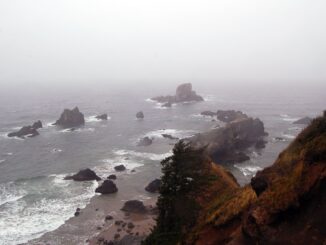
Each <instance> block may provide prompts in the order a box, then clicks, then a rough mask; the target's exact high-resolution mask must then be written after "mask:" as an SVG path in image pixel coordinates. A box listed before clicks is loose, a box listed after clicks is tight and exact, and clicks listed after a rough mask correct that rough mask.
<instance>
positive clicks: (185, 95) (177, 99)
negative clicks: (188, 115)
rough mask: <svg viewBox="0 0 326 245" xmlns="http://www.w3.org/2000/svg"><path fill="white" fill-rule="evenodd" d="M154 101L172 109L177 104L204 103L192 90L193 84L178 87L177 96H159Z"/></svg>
mask: <svg viewBox="0 0 326 245" xmlns="http://www.w3.org/2000/svg"><path fill="white" fill-rule="evenodd" d="M152 100H154V101H157V102H159V103H162V104H163V107H171V105H172V104H175V103H183V102H191V101H203V100H204V99H203V97H201V96H200V95H198V94H197V93H196V92H195V91H194V90H192V84H191V83H183V84H181V85H179V86H178V87H177V89H176V93H175V95H167V96H158V97H154V98H152Z"/></svg>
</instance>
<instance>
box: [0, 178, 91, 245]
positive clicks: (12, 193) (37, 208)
mask: <svg viewBox="0 0 326 245" xmlns="http://www.w3.org/2000/svg"><path fill="white" fill-rule="evenodd" d="M63 177H64V175H51V176H48V177H37V178H33V179H26V180H20V181H15V182H8V183H4V184H0V216H1V219H0V244H1V245H10V244H17V243H23V242H27V241H28V240H31V239H35V238H38V237H40V236H41V235H42V234H44V233H45V232H48V231H52V230H54V229H56V228H58V227H59V226H60V225H62V224H63V223H64V222H65V220H67V219H69V218H70V217H72V216H73V214H74V211H75V209H76V208H77V207H80V208H82V207H84V206H86V204H87V203H88V201H89V200H90V198H91V197H92V196H93V195H94V190H95V188H96V187H97V182H95V181H94V182H84V183H82V182H74V181H69V180H63Z"/></svg>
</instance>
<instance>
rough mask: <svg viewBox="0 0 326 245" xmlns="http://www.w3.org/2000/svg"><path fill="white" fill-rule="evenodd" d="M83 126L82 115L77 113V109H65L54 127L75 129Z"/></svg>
mask: <svg viewBox="0 0 326 245" xmlns="http://www.w3.org/2000/svg"><path fill="white" fill-rule="evenodd" d="M84 124H85V119H84V115H83V114H82V113H81V112H80V111H79V109H78V107H75V108H74V109H72V110H69V109H65V110H64V111H63V112H62V114H61V116H60V118H59V120H57V121H56V122H55V123H54V125H58V126H61V127H64V128H70V127H77V126H81V125H84Z"/></svg>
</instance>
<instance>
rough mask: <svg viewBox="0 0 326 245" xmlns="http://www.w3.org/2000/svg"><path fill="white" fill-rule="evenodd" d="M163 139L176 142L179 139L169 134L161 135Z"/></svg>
mask: <svg viewBox="0 0 326 245" xmlns="http://www.w3.org/2000/svg"><path fill="white" fill-rule="evenodd" d="M162 136H163V138H166V139H169V140H178V139H179V138H177V137H174V136H172V135H171V134H162Z"/></svg>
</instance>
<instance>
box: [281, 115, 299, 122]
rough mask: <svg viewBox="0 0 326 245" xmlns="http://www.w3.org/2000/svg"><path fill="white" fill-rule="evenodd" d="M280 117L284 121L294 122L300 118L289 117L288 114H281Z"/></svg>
mask: <svg viewBox="0 0 326 245" xmlns="http://www.w3.org/2000/svg"><path fill="white" fill-rule="evenodd" d="M280 117H281V118H282V120H283V121H286V122H294V121H297V120H299V119H300V118H298V117H291V116H289V115H288V114H281V115H280Z"/></svg>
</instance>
